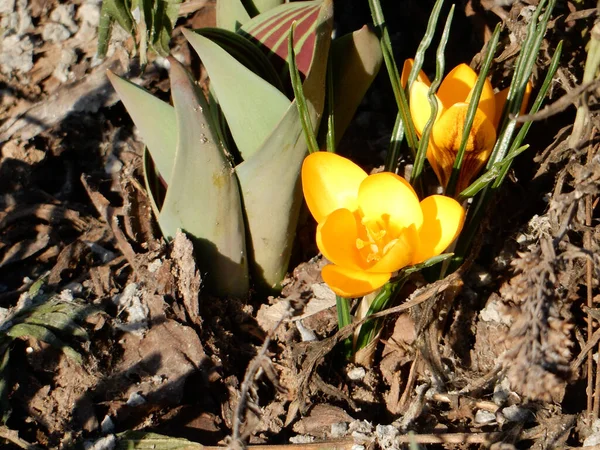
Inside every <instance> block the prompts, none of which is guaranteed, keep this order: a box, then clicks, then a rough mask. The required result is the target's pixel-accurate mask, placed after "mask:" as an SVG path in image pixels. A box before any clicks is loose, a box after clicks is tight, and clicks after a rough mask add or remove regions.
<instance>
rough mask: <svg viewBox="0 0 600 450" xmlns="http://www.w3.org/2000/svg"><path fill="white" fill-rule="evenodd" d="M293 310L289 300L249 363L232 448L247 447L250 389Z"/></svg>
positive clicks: (234, 422) (243, 383) (228, 440)
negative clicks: (270, 347)
mask: <svg viewBox="0 0 600 450" xmlns="http://www.w3.org/2000/svg"><path fill="white" fill-rule="evenodd" d="M292 311H293V308H292V306H291V305H290V302H289V301H288V302H287V309H286V311H285V312H284V313H283V314H282V315H281V317H280V318H279V320H278V321H277V323H276V324H275V325H274V326H273V328H272V329H271V330H270V331H269V333H268V334H267V337H266V338H265V340H264V342H263V344H262V345H261V347H260V350H259V352H258V354H257V355H256V356H255V357H254V358H253V359H252V361H250V364H248V368H247V369H246V374H245V375H244V381H243V382H242V386H241V388H240V400H239V402H238V404H237V407H236V409H235V416H234V417H233V426H232V430H231V436H230V437H229V438H228V439H227V447H228V448H230V449H243V448H246V444H245V442H244V437H243V436H242V435H241V432H240V430H241V425H242V423H244V422H245V421H244V417H245V415H246V407H247V406H248V399H249V395H250V390H251V389H252V386H253V384H254V382H255V378H256V377H257V374H258V372H259V370H260V369H261V368H262V367H263V364H264V359H265V357H266V356H265V355H266V354H267V351H268V349H269V345H271V340H272V338H273V335H274V334H275V332H276V331H277V329H278V328H279V327H280V326H281V324H282V323H283V322H284V321H285V320H288V319H289V318H290V317H291V316H292ZM245 434H248V430H246V433H245Z"/></svg>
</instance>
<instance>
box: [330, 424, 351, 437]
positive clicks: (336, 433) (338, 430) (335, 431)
mask: <svg viewBox="0 0 600 450" xmlns="http://www.w3.org/2000/svg"><path fill="white" fill-rule="evenodd" d="M347 433H348V424H347V423H346V422H338V423H332V424H331V437H332V438H334V439H337V438H342V437H344V436H346V434H347Z"/></svg>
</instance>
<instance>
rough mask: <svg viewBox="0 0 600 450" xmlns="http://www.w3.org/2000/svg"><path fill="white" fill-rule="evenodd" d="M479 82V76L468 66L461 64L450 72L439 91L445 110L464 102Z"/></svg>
mask: <svg viewBox="0 0 600 450" xmlns="http://www.w3.org/2000/svg"><path fill="white" fill-rule="evenodd" d="M476 82H477V74H476V73H475V71H474V70H473V69H471V68H470V67H469V66H467V65H466V64H459V65H458V66H456V67H455V68H454V69H452V70H451V71H450V73H449V74H448V75H446V77H445V78H444V80H443V81H442V84H441V85H440V88H439V89H438V91H437V96H438V97H439V99H440V101H441V102H442V105H444V108H450V107H451V106H452V105H454V104H455V103H459V102H464V101H465V100H466V98H467V96H468V95H469V92H471V89H473V86H475V83H476Z"/></svg>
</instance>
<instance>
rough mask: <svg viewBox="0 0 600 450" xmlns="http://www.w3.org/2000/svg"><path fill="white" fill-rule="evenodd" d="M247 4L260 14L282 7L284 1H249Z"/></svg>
mask: <svg viewBox="0 0 600 450" xmlns="http://www.w3.org/2000/svg"><path fill="white" fill-rule="evenodd" d="M247 2H248V3H249V4H250V5H251V7H252V8H253V9H254V10H256V11H258V13H259V14H260V13H264V12H266V11H269V10H271V9H273V8H275V7H276V6H279V5H282V4H283V3H284V0H247Z"/></svg>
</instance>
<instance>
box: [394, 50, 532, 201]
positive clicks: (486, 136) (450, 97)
mask: <svg viewBox="0 0 600 450" xmlns="http://www.w3.org/2000/svg"><path fill="white" fill-rule="evenodd" d="M413 63H414V61H413V60H412V59H408V60H406V61H405V63H404V68H403V70H402V84H403V85H406V80H407V78H408V74H409V72H410V69H411V68H412V66H413ZM476 82H477V74H476V73H475V71H474V70H473V69H471V68H470V67H469V66H467V65H466V64H460V65H458V66H456V67H455V68H454V69H452V71H451V72H450V73H449V74H448V75H446V77H445V78H444V79H443V81H442V83H441V84H440V88H439V89H438V92H437V94H436V97H435V98H436V100H437V104H438V112H437V116H436V119H435V122H434V124H433V128H432V130H431V136H430V139H429V145H428V147H427V160H428V161H429V163H430V164H431V167H432V168H433V170H434V172H435V174H436V175H437V177H438V180H439V181H440V184H441V185H442V186H444V187H446V185H447V184H448V181H449V180H450V175H451V174H452V166H453V165H454V160H455V159H456V155H457V153H458V149H459V148H460V143H461V140H462V133H463V129H464V125H465V119H466V116H467V109H468V108H469V102H470V100H471V96H472V95H473V89H474V87H475V83H476ZM430 85H431V82H430V81H429V79H428V78H427V76H426V75H425V73H423V71H421V72H420V73H419V76H418V77H417V79H416V80H415V82H414V83H413V85H412V86H411V89H410V96H409V98H410V101H409V104H410V113H411V116H412V119H413V122H414V125H415V129H416V131H417V134H418V135H419V137H421V135H422V134H423V129H424V128H425V124H426V123H427V121H428V120H429V116H430V114H431V108H430V105H429V100H428V97H427V95H428V91H429V86H430ZM530 92H531V85H530V84H527V90H526V92H525V96H524V97H525V98H524V99H523V106H522V109H523V108H524V107H525V106H526V105H527V100H528V98H529V94H530ZM507 94H508V89H505V90H503V91H500V92H498V93H496V94H495V93H494V89H493V87H492V84H491V83H490V81H489V80H488V79H487V78H486V80H485V83H484V85H483V90H482V92H481V97H480V99H479V105H478V107H477V111H476V112H475V118H474V120H473V126H472V127H471V132H470V133H469V138H468V140H467V145H466V148H465V153H464V159H463V164H462V168H461V171H460V174H459V178H458V183H457V186H456V192H461V191H462V190H463V189H465V188H466V187H468V186H469V184H470V183H471V180H472V179H473V177H475V176H476V175H477V174H478V173H479V171H480V170H481V168H482V167H483V166H484V165H485V164H486V162H487V160H488V158H489V157H490V154H491V152H492V149H493V148H494V144H495V143H496V128H497V127H498V122H499V121H500V115H501V113H502V108H503V107H504V103H505V102H506V96H507Z"/></svg>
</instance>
